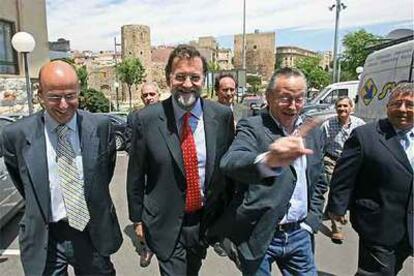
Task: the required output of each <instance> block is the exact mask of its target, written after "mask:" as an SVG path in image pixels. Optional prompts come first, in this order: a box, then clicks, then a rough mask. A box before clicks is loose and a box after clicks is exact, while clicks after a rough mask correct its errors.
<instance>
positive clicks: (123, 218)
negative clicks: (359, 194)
mask: <svg viewBox="0 0 414 276" xmlns="http://www.w3.org/2000/svg"><path fill="white" fill-rule="evenodd" d="M126 168H127V156H126V154H125V153H123V152H121V153H118V159H117V166H116V169H115V174H114V178H113V181H112V184H111V194H112V198H113V200H114V204H115V207H116V211H117V214H118V218H119V222H120V225H121V228H122V232H123V236H124V242H123V244H122V247H121V249H120V250H119V251H118V252H117V253H115V254H114V255H113V256H112V261H113V263H114V265H115V268H116V270H117V275H120V276H130V275H137V276H144V275H159V272H158V265H157V261H156V258H155V257H154V258H153V259H152V262H151V264H150V265H149V266H148V267H146V268H141V267H140V266H139V256H138V253H137V252H136V248H137V247H136V245H137V242H136V238H135V236H134V233H133V228H132V225H131V223H130V221H129V220H128V209H127V204H126V187H125V177H126V170H127V169H126ZM20 217H21V214H20V213H18V214H17V216H16V217H14V219H12V220H11V221H10V222H9V223H8V224H7V225H6V226H5V227H3V228H2V229H0V275H10V276H19V275H23V270H22V266H21V263H20V259H19V254H20V251H19V247H18V241H17V228H18V227H17V223H18V221H19V220H20ZM329 224H330V223H329V222H328V221H325V222H324V225H323V226H322V229H321V232H320V233H318V234H317V235H316V236H315V241H316V256H315V258H316V264H317V268H318V275H319V276H334V275H338V276H348V275H353V274H355V271H356V267H357V257H358V237H357V235H356V233H355V232H354V231H353V230H352V229H351V227H350V226H349V225H346V226H345V227H344V231H345V235H346V239H345V242H344V243H343V244H341V245H337V244H334V243H332V242H331V240H330V238H328V236H327V235H328V234H329V228H328V227H329V226H330V225H329ZM413 266H414V259H413V258H412V257H411V258H409V259H408V260H406V262H405V263H404V268H403V270H402V271H401V272H400V274H399V275H403V276H408V275H414V272H413ZM272 268H273V272H272V275H281V274H280V273H279V271H278V270H277V267H276V266H275V265H274V266H273V267H272ZM69 275H74V274H73V271H72V270H70V272H69ZM200 275H201V276H204V275H205V276H211V275H214V276H229V275H241V273H240V272H239V271H238V270H237V268H236V266H235V265H234V264H233V263H232V262H231V261H230V260H228V259H227V258H226V257H220V256H218V255H217V254H215V253H214V251H213V249H212V248H210V249H209V250H208V254H207V258H206V260H205V261H204V263H203V266H202V269H201V272H200Z"/></svg>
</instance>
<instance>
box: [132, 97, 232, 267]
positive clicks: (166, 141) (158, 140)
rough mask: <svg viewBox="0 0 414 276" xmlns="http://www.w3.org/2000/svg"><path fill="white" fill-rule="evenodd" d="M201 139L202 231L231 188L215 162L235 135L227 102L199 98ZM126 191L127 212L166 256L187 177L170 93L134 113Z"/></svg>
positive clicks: (181, 211) (173, 237)
mask: <svg viewBox="0 0 414 276" xmlns="http://www.w3.org/2000/svg"><path fill="white" fill-rule="evenodd" d="M202 107H203V117H204V130H205V139H206V153H207V162H206V172H205V183H204V185H205V191H204V195H205V196H206V202H205V207H204V212H203V218H202V220H201V225H200V227H201V230H200V232H201V233H204V232H205V230H206V229H207V227H208V226H209V225H210V224H211V223H212V221H214V220H215V219H216V217H217V216H218V214H220V213H221V212H222V211H223V208H224V206H225V205H226V204H227V203H228V201H229V199H228V197H229V196H231V194H232V188H231V185H228V183H227V179H225V177H224V176H223V175H222V174H221V172H220V171H219V162H220V159H221V157H222V155H223V154H224V153H225V152H226V151H227V149H228V147H229V146H230V144H231V142H232V140H233V137H234V123H233V115H232V112H231V110H230V108H228V107H226V106H223V105H220V104H217V103H213V102H210V101H207V100H202ZM133 114H134V115H133V116H134V118H132V120H131V121H132V124H133V126H132V143H131V148H130V150H129V156H130V157H129V164H128V178H127V193H128V206H129V217H130V219H131V221H133V222H140V221H142V222H143V224H144V227H145V228H144V229H145V230H146V231H145V236H146V240H147V242H148V245H149V247H150V248H151V249H152V250H153V251H154V252H155V253H156V254H157V257H158V258H161V259H162V260H166V259H168V258H169V256H170V255H171V253H172V251H173V249H174V246H175V244H176V242H177V240H178V235H179V233H180V229H181V225H182V222H183V217H184V207H185V190H186V180H185V174H184V165H183V157H182V153H181V147H180V140H179V134H178V131H177V126H176V122H175V118H174V111H173V106H172V98H171V97H170V98H168V99H166V100H165V101H163V102H160V103H157V104H154V105H150V106H147V107H146V108H144V109H142V110H140V111H139V112H135V113H133Z"/></svg>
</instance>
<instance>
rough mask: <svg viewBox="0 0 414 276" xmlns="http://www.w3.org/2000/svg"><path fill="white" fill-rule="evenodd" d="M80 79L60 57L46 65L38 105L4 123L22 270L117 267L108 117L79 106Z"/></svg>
mask: <svg viewBox="0 0 414 276" xmlns="http://www.w3.org/2000/svg"><path fill="white" fill-rule="evenodd" d="M79 88H80V87H79V80H78V77H77V75H76V71H75V70H74V68H73V67H72V66H71V65H69V64H68V63H65V62H63V61H52V62H49V63H47V64H46V65H44V66H43V67H42V68H41V70H40V73H39V90H38V95H39V99H40V101H41V102H42V106H43V107H44V109H45V110H44V111H40V112H37V113H35V114H34V115H32V116H30V117H27V118H24V119H22V120H19V121H17V122H16V123H14V124H12V125H9V126H6V127H5V128H4V131H3V133H2V137H1V138H2V139H1V140H2V143H3V152H4V160H5V164H6V167H7V169H8V171H9V174H10V176H11V178H12V180H13V183H14V184H15V186H16V188H17V190H18V191H19V192H20V194H21V195H22V196H23V198H24V199H25V210H24V215H23V218H22V220H21V221H20V223H19V226H20V229H19V241H20V250H21V260H22V263H23V269H24V272H25V274H26V275H66V274H67V266H68V265H72V266H73V268H74V271H75V274H76V275H115V269H114V267H113V264H112V263H111V260H110V254H112V253H114V252H116V251H117V250H118V249H119V247H120V246H121V243H122V234H121V231H120V228H119V224H118V220H117V217H116V213H115V208H114V205H113V203H112V200H111V197H110V194H109V188H108V185H109V183H110V181H111V179H112V175H113V171H114V167H115V158H116V151H115V140H114V135H113V132H112V127H111V123H110V121H109V120H108V119H107V118H106V117H104V116H100V115H94V114H91V113H88V112H84V111H81V110H78V105H79V99H78V96H79Z"/></svg>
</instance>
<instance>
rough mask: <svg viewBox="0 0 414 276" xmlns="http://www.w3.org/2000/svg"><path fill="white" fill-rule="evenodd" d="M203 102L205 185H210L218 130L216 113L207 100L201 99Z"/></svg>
mask: <svg viewBox="0 0 414 276" xmlns="http://www.w3.org/2000/svg"><path fill="white" fill-rule="evenodd" d="M202 104H203V117H204V118H203V119H204V134H205V139H206V155H207V156H206V158H207V160H206V173H205V186H206V187H207V188H208V187H210V185H209V184H210V179H211V175H212V173H213V168H214V160H215V159H216V144H217V139H216V137H217V133H218V131H219V129H218V127H219V124H218V122H217V119H216V114H215V113H214V111H213V110H212V108H211V107H210V105H209V103H208V102H207V101H202Z"/></svg>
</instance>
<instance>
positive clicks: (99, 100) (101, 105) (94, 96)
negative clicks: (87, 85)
mask: <svg viewBox="0 0 414 276" xmlns="http://www.w3.org/2000/svg"><path fill="white" fill-rule="evenodd" d="M109 104H110V103H109V100H108V99H107V98H106V97H105V95H104V93H103V92H102V91H98V90H96V89H92V88H91V89H84V90H83V97H82V101H81V103H80V106H81V105H82V108H84V109H87V110H89V111H90V112H109Z"/></svg>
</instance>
